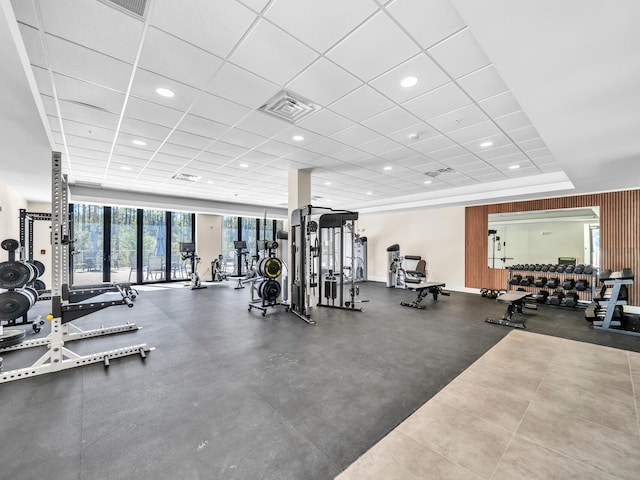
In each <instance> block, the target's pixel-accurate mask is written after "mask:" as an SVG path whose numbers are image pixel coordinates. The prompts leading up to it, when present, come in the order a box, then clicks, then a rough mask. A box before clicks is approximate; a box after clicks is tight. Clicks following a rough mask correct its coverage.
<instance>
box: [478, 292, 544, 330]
mask: <svg viewBox="0 0 640 480" xmlns="http://www.w3.org/2000/svg"><path fill="white" fill-rule="evenodd" d="M531 296H533V294H532V293H530V292H507V293H503V294H502V295H500V296H499V297H498V298H496V302H498V303H505V304H507V309H506V311H505V312H504V314H503V315H502V318H501V319H496V318H485V320H484V321H485V322H487V323H497V324H499V325H505V326H507V327H514V328H526V327H525V324H524V321H525V319H524V317H522V316H520V317H519V318H517V319H514V318H512V317H513V313H514V312H517V313H520V314H522V309H523V308H524V306H525V301H526V299H527V298H529V297H531Z"/></svg>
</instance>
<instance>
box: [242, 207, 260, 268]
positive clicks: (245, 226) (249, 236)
mask: <svg viewBox="0 0 640 480" xmlns="http://www.w3.org/2000/svg"><path fill="white" fill-rule="evenodd" d="M256 220H257V219H255V218H248V217H243V218H242V233H241V235H240V240H244V241H245V242H247V250H249V253H248V258H249V259H251V257H252V256H254V255H255V254H256V246H257V241H258V231H257V223H258V222H257V221H256Z"/></svg>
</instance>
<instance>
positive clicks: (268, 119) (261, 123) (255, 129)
mask: <svg viewBox="0 0 640 480" xmlns="http://www.w3.org/2000/svg"><path fill="white" fill-rule="evenodd" d="M235 126H236V127H237V128H239V129H242V130H246V131H247V132H251V133H255V134H256V135H261V136H263V137H273V136H274V135H277V134H279V133H281V132H284V131H287V130H289V129H291V128H292V127H291V124H290V123H289V122H285V121H284V120H280V119H279V118H276V117H272V116H270V115H267V114H266V113H264V112H261V111H253V112H251V113H249V114H248V115H246V116H245V117H244V118H243V119H242V120H241V121H240V122H238V123H237V124H236V125H235Z"/></svg>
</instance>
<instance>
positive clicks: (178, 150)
mask: <svg viewBox="0 0 640 480" xmlns="http://www.w3.org/2000/svg"><path fill="white" fill-rule="evenodd" d="M198 152H199V150H198V149H197V148H191V147H187V146H185V145H176V144H175V143H169V142H167V143H165V144H164V145H162V148H161V149H160V150H159V151H158V154H157V155H156V156H155V159H158V160H160V161H163V160H162V157H160V155H167V156H168V157H174V158H172V160H171V163H180V162H182V163H183V164H184V163H185V162H186V161H187V160H188V159H191V158H193V157H195V156H196V155H197V154H198Z"/></svg>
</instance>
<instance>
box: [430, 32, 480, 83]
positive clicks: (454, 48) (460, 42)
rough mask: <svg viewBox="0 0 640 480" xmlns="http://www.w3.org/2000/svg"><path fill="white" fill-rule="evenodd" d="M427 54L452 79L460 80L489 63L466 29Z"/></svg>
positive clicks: (434, 47) (432, 48)
mask: <svg viewBox="0 0 640 480" xmlns="http://www.w3.org/2000/svg"><path fill="white" fill-rule="evenodd" d="M427 52H428V53H429V55H431V57H432V58H433V59H434V60H435V61H436V62H437V63H438V64H439V65H440V66H441V67H442V68H443V69H444V70H445V71H446V72H447V73H448V74H449V75H451V76H452V77H453V78H460V77H462V76H463V75H466V74H468V73H471V72H473V71H474V70H477V69H479V68H481V67H484V66H486V65H489V63H491V62H490V61H489V59H488V58H487V56H486V55H485V53H484V51H483V50H482V49H481V48H480V45H478V42H476V39H475V38H474V36H473V34H472V33H471V30H469V29H468V28H466V29H464V30H462V31H460V32H458V33H456V34H455V35H452V36H450V37H449V38H447V39H446V40H444V41H442V42H440V43H439V44H437V45H435V46H433V47H431V48H430V49H428V50H427Z"/></svg>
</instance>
